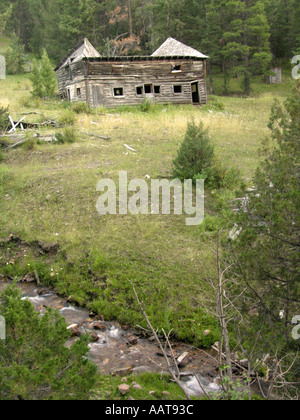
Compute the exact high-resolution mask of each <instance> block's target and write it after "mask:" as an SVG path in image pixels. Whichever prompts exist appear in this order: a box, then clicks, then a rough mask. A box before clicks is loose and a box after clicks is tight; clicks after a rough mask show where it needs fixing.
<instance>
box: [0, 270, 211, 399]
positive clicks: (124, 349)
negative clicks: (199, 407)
mask: <svg viewBox="0 0 300 420" xmlns="http://www.w3.org/2000/svg"><path fill="white" fill-rule="evenodd" d="M10 284H12V282H11V281H9V280H7V279H3V278H2V279H1V278H0V293H1V292H2V291H3V290H4V289H5V288H6V287H7V286H8V285H10ZM17 287H18V288H19V289H20V291H21V292H22V295H23V299H28V300H29V301H30V302H31V303H32V304H33V305H34V307H35V309H36V310H37V311H39V312H40V313H41V315H42V314H43V313H44V312H45V311H46V309H47V308H48V307H49V308H52V309H55V310H58V311H59V313H60V315H61V316H63V317H64V318H65V320H66V324H67V326H68V328H69V329H70V331H71V332H72V335H73V337H72V338H71V339H70V340H69V341H68V343H66V345H71V344H72V343H74V341H75V340H77V337H78V336H79V335H81V334H90V335H91V337H92V340H93V342H92V343H90V344H89V354H88V358H89V359H90V360H91V361H92V362H93V363H94V364H96V366H97V368H98V371H99V373H101V374H103V375H116V376H121V377H122V376H127V375H130V374H135V375H138V374H141V373H145V372H150V373H162V372H165V373H166V372H167V367H166V362H165V359H164V357H163V355H162V353H161V352H160V349H159V347H158V345H157V343H156V342H155V340H153V337H149V336H148V337H146V336H145V333H144V332H143V331H142V330H137V329H133V328H128V327H122V326H121V325H120V324H119V323H117V322H108V321H105V320H103V319H101V318H100V317H95V316H94V315H93V314H90V313H89V311H88V310H87V309H83V308H80V307H77V306H74V305H72V304H70V303H69V302H68V301H67V300H66V299H63V298H61V297H60V296H58V295H57V294H56V293H55V292H53V291H52V290H50V289H45V288H43V287H40V286H37V284H36V283H33V282H31V283H19V284H18V285H17ZM172 347H173V351H174V354H175V356H176V358H177V359H178V358H181V359H182V362H181V363H180V365H179V369H180V372H181V373H182V381H183V382H184V384H185V387H186V388H187V390H188V393H189V394H190V395H191V396H195V397H197V396H200V395H202V394H203V390H202V389H201V387H200V386H199V384H198V381H197V379H196V378H195V376H194V375H193V373H196V374H197V376H198V379H199V380H200V381H201V384H202V387H203V388H204V389H205V391H206V392H213V391H216V390H218V389H219V387H218V385H217V382H218V381H217V379H216V378H217V372H218V366H217V363H216V361H215V359H214V358H213V356H212V354H209V353H207V352H204V351H203V350H201V349H198V348H195V347H193V346H191V345H188V344H185V343H181V342H176V341H175V342H174V341H173V342H172Z"/></svg>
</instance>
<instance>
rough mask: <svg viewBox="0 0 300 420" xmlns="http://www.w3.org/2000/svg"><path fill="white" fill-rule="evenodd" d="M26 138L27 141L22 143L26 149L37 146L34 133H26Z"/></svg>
mask: <svg viewBox="0 0 300 420" xmlns="http://www.w3.org/2000/svg"><path fill="white" fill-rule="evenodd" d="M25 139H26V141H25V143H24V144H23V145H22V146H23V149H24V150H27V151H30V150H33V149H34V148H35V145H36V140H35V138H34V137H33V134H31V133H26V136H25Z"/></svg>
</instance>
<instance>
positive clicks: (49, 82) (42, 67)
mask: <svg viewBox="0 0 300 420" xmlns="http://www.w3.org/2000/svg"><path fill="white" fill-rule="evenodd" d="M30 80H31V82H32V85H33V91H32V94H33V96H35V97H38V98H46V97H52V96H54V94H55V91H56V86H57V82H56V76H55V72H54V70H53V66H52V65H51V62H50V60H49V57H48V54H47V51H46V50H43V52H42V60H41V62H38V61H37V60H34V62H33V69H32V73H31V75H30Z"/></svg>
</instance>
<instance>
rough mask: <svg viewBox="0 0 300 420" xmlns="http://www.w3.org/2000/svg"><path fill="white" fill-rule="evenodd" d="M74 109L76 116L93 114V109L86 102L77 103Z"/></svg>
mask: <svg viewBox="0 0 300 420" xmlns="http://www.w3.org/2000/svg"><path fill="white" fill-rule="evenodd" d="M72 108H73V111H74V112H75V113H76V114H91V113H92V109H91V108H90V107H89V105H88V104H87V103H86V102H76V103H75V104H74V105H73V107H72Z"/></svg>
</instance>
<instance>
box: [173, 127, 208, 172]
mask: <svg viewBox="0 0 300 420" xmlns="http://www.w3.org/2000/svg"><path fill="white" fill-rule="evenodd" d="M214 162H215V153H214V147H213V145H212V144H211V141H210V138H209V135H208V130H207V129H205V128H204V125H203V123H202V122H201V123H200V124H199V125H197V124H196V123H195V121H192V122H190V123H188V128H187V132H186V134H185V137H184V141H183V143H182V145H181V147H180V149H179V151H178V156H177V158H176V159H175V160H174V170H173V177H174V178H179V179H195V177H196V176H198V175H200V176H201V175H202V176H203V177H204V178H205V177H206V176H209V175H211V174H210V172H211V170H212V167H213V165H214Z"/></svg>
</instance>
